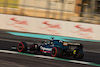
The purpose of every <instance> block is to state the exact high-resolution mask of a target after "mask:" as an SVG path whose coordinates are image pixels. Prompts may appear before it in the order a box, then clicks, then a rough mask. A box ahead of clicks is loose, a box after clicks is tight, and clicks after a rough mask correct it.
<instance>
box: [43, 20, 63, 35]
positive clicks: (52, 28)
mask: <svg viewBox="0 0 100 67" xmlns="http://www.w3.org/2000/svg"><path fill="white" fill-rule="evenodd" d="M41 29H42V30H45V31H47V32H49V33H50V34H53V35H60V33H59V32H58V30H61V25H60V24H55V23H52V22H49V21H44V22H42V28H41Z"/></svg>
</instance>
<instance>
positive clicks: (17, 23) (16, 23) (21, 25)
mask: <svg viewBox="0 0 100 67" xmlns="http://www.w3.org/2000/svg"><path fill="white" fill-rule="evenodd" d="M7 25H8V26H9V27H11V28H12V27H14V28H15V29H18V30H20V31H27V28H25V26H28V25H29V24H28V22H27V21H25V20H19V19H17V18H16V17H12V18H10V22H8V23H7Z"/></svg>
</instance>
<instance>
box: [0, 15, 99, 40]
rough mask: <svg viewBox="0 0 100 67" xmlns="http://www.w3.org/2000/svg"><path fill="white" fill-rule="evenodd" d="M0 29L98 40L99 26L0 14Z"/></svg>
mask: <svg viewBox="0 0 100 67" xmlns="http://www.w3.org/2000/svg"><path fill="white" fill-rule="evenodd" d="M0 29H5V30H13V31H19V32H31V33H40V34H48V35H59V36H67V37H76V38H83V39H92V40H100V25H95V24H87V23H80V22H70V21H62V20H53V19H44V18H34V17H25V16H16V15H6V14H0Z"/></svg>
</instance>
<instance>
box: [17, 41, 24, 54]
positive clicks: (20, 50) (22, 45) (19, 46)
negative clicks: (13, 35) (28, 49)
mask: <svg viewBox="0 0 100 67" xmlns="http://www.w3.org/2000/svg"><path fill="white" fill-rule="evenodd" d="M23 48H24V44H23V43H22V42H21V43H19V44H18V46H17V50H18V52H22V50H23Z"/></svg>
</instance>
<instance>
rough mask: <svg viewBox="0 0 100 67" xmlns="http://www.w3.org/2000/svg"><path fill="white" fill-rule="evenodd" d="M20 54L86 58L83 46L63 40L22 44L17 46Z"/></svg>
mask: <svg viewBox="0 0 100 67" xmlns="http://www.w3.org/2000/svg"><path fill="white" fill-rule="evenodd" d="M16 48H17V51H18V52H33V53H42V54H50V55H51V56H52V57H61V56H64V55H65V56H68V57H70V56H73V58H75V59H82V58H83V56H84V52H83V45H82V44H80V43H72V42H65V41H61V40H54V39H53V38H52V40H47V41H45V42H43V44H41V45H38V44H32V45H27V43H26V42H20V43H19V44H18V45H17V47H16Z"/></svg>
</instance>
